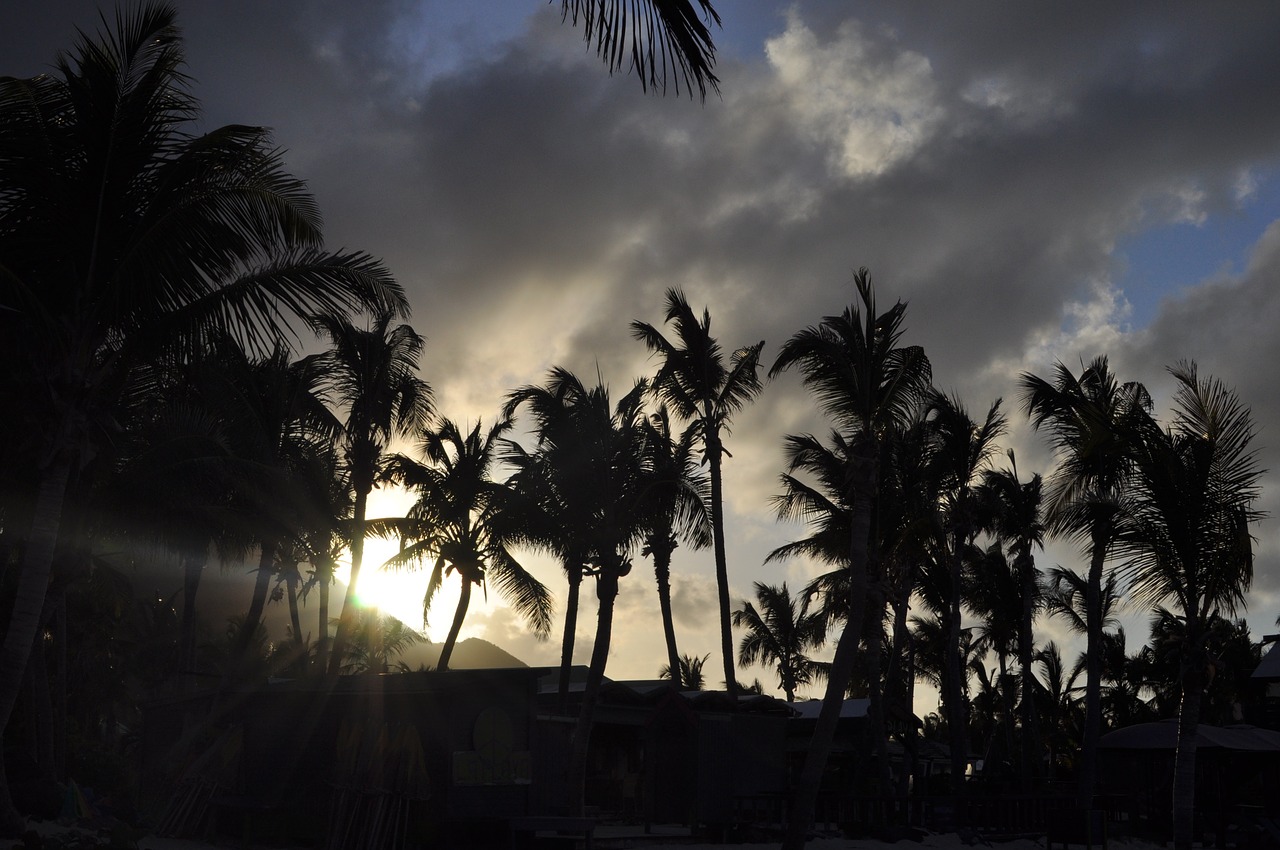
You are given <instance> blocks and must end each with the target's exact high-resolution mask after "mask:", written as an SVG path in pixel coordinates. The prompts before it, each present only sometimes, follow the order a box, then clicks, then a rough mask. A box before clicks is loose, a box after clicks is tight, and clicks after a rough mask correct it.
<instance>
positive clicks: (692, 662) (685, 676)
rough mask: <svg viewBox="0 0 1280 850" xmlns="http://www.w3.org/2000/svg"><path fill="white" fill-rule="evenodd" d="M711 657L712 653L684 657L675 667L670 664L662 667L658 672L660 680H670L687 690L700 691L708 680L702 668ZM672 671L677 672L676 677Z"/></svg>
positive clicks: (678, 660)
mask: <svg viewBox="0 0 1280 850" xmlns="http://www.w3.org/2000/svg"><path fill="white" fill-rule="evenodd" d="M710 657H711V653H709V652H708V653H707V654H706V655H703V656H697V655H688V654H685V655H682V656H680V658H679V659H677V661H676V666H675V667H672V666H671V665H670V664H664V665H662V667H661V668H660V669H659V670H658V678H659V679H670V680H672V681H673V682H675V683H676V685H677V686H679V687H681V688H683V689H685V690H689V691H700V690H702V687H703V685H705V684H706V678H705V677H704V676H703V674H702V667H703V665H704V664H706V663H707V659H708V658H710ZM672 670H674V671H675V675H672V673H671V671H672Z"/></svg>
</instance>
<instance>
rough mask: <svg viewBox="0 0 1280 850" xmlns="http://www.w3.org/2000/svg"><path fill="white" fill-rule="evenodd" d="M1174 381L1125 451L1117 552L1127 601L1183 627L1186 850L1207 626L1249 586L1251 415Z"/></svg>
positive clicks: (1198, 386) (1183, 376)
mask: <svg viewBox="0 0 1280 850" xmlns="http://www.w3.org/2000/svg"><path fill="white" fill-rule="evenodd" d="M1170 372H1171V373H1172V374H1173V377H1174V379H1175V380H1176V381H1177V389H1176V390H1175V393H1174V406H1175V409H1174V415H1173V419H1172V422H1171V423H1170V425H1169V426H1168V428H1167V429H1166V428H1162V427H1160V426H1159V425H1158V424H1157V423H1156V421H1155V419H1154V418H1152V417H1150V416H1144V417H1143V420H1142V424H1141V426H1140V432H1139V439H1137V440H1136V441H1134V444H1133V445H1132V448H1131V451H1132V457H1133V465H1132V468H1131V469H1132V480H1131V488H1132V489H1131V490H1130V492H1129V497H1130V498H1129V500H1128V502H1127V505H1126V507H1127V511H1126V513H1125V516H1124V520H1123V531H1122V534H1121V536H1120V543H1119V549H1120V552H1121V553H1122V554H1123V556H1124V558H1125V560H1124V563H1123V566H1122V569H1123V571H1124V572H1125V574H1126V575H1127V576H1128V577H1129V579H1130V593H1131V594H1132V596H1133V597H1134V598H1135V599H1137V600H1139V601H1141V602H1144V603H1147V604H1149V605H1152V606H1153V607H1154V606H1157V605H1164V604H1169V605H1171V606H1172V607H1171V610H1172V611H1173V612H1174V613H1175V614H1176V616H1177V617H1178V618H1180V619H1181V620H1182V622H1183V626H1184V633H1183V640H1184V646H1183V652H1182V665H1181V667H1182V669H1181V679H1182V702H1181V704H1180V706H1179V709H1178V748H1177V755H1176V760H1175V765H1174V774H1173V777H1174V778H1173V840H1174V846H1175V847H1177V848H1179V850H1182V848H1189V847H1191V840H1192V815H1193V811H1194V802H1195V764H1196V725H1197V724H1198V723H1199V721H1200V704H1201V698H1202V694H1203V692H1204V688H1205V685H1206V684H1207V674H1208V668H1209V656H1208V651H1207V648H1206V645H1205V644H1206V640H1207V638H1208V626H1209V623H1210V622H1211V620H1212V619H1213V617H1214V616H1215V615H1220V614H1226V615H1230V614H1232V613H1234V612H1235V610H1236V609H1237V608H1238V607H1239V606H1242V605H1243V604H1244V594H1245V593H1246V592H1247V591H1248V589H1249V585H1250V583H1251V581H1252V579H1253V544H1252V538H1251V536H1250V524H1251V523H1252V522H1253V521H1254V520H1256V519H1257V518H1258V517H1259V516H1260V513H1259V512H1258V511H1257V510H1256V509H1255V508H1254V507H1253V503H1254V501H1255V500H1256V499H1257V498H1258V495H1259V490H1258V479H1259V477H1260V476H1261V470H1260V469H1259V468H1258V465H1257V461H1256V458H1255V456H1254V449H1253V448H1252V447H1251V443H1252V441H1253V435H1254V428H1253V420H1252V416H1251V414H1250V412H1249V408H1248V407H1246V406H1245V405H1243V404H1242V403H1241V402H1240V400H1239V399H1238V397H1237V396H1236V394H1235V393H1234V392H1233V391H1232V390H1230V389H1228V388H1227V387H1226V386H1225V385H1223V384H1222V383H1221V382H1220V381H1217V380H1215V379H1213V378H1202V377H1201V376H1200V375H1199V373H1198V372H1197V370H1196V366H1195V364H1194V363H1181V364H1179V365H1178V366H1176V367H1174V368H1173V369H1171V370H1170Z"/></svg>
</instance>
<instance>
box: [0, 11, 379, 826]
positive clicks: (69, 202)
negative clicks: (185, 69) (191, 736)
mask: <svg viewBox="0 0 1280 850" xmlns="http://www.w3.org/2000/svg"><path fill="white" fill-rule="evenodd" d="M103 30H104V31H107V34H104V35H103V36H101V37H100V38H98V39H91V38H89V37H88V36H84V35H82V36H81V37H80V39H79V41H78V42H77V43H76V45H75V46H74V47H73V49H72V51H71V52H70V53H68V54H65V55H63V56H62V57H61V58H59V60H58V61H57V63H56V66H55V70H54V71H53V72H52V73H50V74H45V75H41V76H39V77H35V78H32V79H13V78H4V79H3V80H0V305H2V306H3V309H0V340H2V342H0V346H2V347H3V351H2V352H0V353H2V354H3V355H4V360H5V363H6V366H7V369H8V370H9V372H8V375H9V377H8V381H9V382H12V383H11V384H10V386H11V388H12V389H13V395H14V396H17V397H22V398H25V399H26V403H25V404H24V409H25V410H27V411H29V412H30V415H31V416H32V418H33V419H35V420H38V422H39V423H40V427H39V428H38V429H37V430H36V431H35V432H34V433H37V434H39V435H40V439H41V444H40V445H39V446H38V447H37V446H33V449H35V456H36V457H38V458H39V461H38V464H39V473H38V478H39V480H38V483H36V484H35V488H34V491H33V494H32V496H31V499H32V504H33V507H32V510H31V514H30V516H31V522H30V524H29V529H28V532H27V535H26V543H25V546H24V547H23V556H22V557H23V568H22V571H21V580H20V584H19V588H18V592H17V597H16V600H15V604H14V607H13V609H12V615H11V616H10V618H9V626H8V630H7V632H6V635H5V639H4V644H3V649H0V730H2V729H3V727H4V726H5V725H7V723H8V718H9V716H10V714H11V711H12V707H13V702H14V699H15V698H16V694H17V690H18V688H19V687H20V685H21V681H22V674H23V670H24V668H25V665H26V658H27V656H28V653H29V651H30V648H31V646H32V640H33V638H34V635H35V632H36V627H37V623H38V620H39V617H40V611H41V608H42V606H43V601H44V595H45V590H46V586H47V581H48V576H49V570H50V564H51V563H52V559H53V553H54V549H55V547H56V545H57V541H58V538H59V526H60V522H61V518H62V508H63V503H64V498H65V496H66V494H67V491H68V488H69V487H70V486H71V485H72V484H73V483H74V481H75V480H76V477H77V473H78V470H79V469H80V467H81V466H82V464H83V463H84V462H85V460H86V458H88V457H90V456H91V455H92V453H93V452H94V450H95V448H96V447H97V446H100V445H102V444H103V440H104V439H105V438H106V437H107V435H108V434H109V433H110V432H111V430H112V428H113V425H112V422H113V420H114V415H113V407H114V406H115V404H116V403H117V402H118V401H119V400H120V399H121V398H123V397H124V396H125V395H126V393H127V388H128V386H129V383H130V376H131V374H132V372H133V369H134V367H135V365H136V364H137V363H139V362H141V361H143V360H145V359H148V358H153V357H157V356H160V355H165V356H170V357H180V356H181V355H182V353H183V352H184V351H187V350H190V349H192V348H198V347H199V346H200V344H201V342H202V340H203V339H204V338H205V337H206V336H207V335H208V334H209V333H210V332H212V331H215V330H222V331H229V332H231V333H233V334H234V335H236V336H238V337H240V338H242V339H244V340H246V341H249V342H252V343H254V344H256V345H259V346H263V345H267V344H269V342H270V340H272V339H273V338H278V337H280V336H281V334H283V333H284V329H283V323H284V321H286V319H287V317H289V316H298V315H301V314H307V313H312V312H316V311H319V310H328V311H331V312H335V313H340V312H344V311H349V310H354V309H365V308H366V307H367V308H371V309H372V308H380V309H398V310H402V309H404V305H405V302H404V297H403V293H402V292H401V291H400V289H399V288H398V287H397V286H396V285H395V284H394V282H393V281H392V280H391V278H390V276H389V275H388V274H387V272H386V271H385V269H383V268H382V266H381V265H380V264H378V263H377V262H375V261H374V260H372V259H371V258H369V257H367V256H365V255H363V254H356V253H345V254H332V253H326V252H324V251H323V250H322V249H321V244H322V240H321V230H320V219H319V214H318V212H317V209H316V206H315V203H314V201H313V200H312V198H311V197H310V196H309V195H308V194H307V193H306V191H305V188H304V186H303V184H302V183H301V182H300V181H298V180H297V179H295V178H293V177H292V176H290V175H289V174H287V173H286V172H285V171H284V170H283V168H282V166H281V161H280V154H279V151H278V150H277V149H275V148H273V147H272V146H271V144H270V141H269V138H268V135H267V133H266V131H265V130H263V129H261V128H255V127H246V126H238V125H233V126H227V127H222V128H219V129H216V130H213V131H211V132H209V133H206V134H204V135H200V136H196V135H192V134H191V132H190V127H191V126H192V120H193V119H194V118H195V116H196V114H197V112H198V103H197V101H196V100H195V98H194V97H193V96H192V95H191V93H190V92H189V90H188V88H187V78H186V77H185V76H184V75H183V73H182V71H181V68H182V64H183V51H182V43H181V38H180V36H179V34H178V31H177V28H176V27H175V26H174V11H173V9H172V8H171V7H169V6H167V5H159V4H153V3H147V4H145V5H143V6H141V7H140V8H138V9H137V10H136V11H133V12H129V13H120V14H119V15H117V17H116V20H115V25H114V27H112V26H110V25H108V24H107V23H106V21H104V22H103ZM17 823H18V819H17V818H16V816H15V814H14V812H13V809H12V806H11V804H10V802H9V795H8V788H7V783H6V782H4V781H3V778H2V777H0V827H3V828H5V829H7V830H9V831H12V830H13V829H15V828H16V827H17Z"/></svg>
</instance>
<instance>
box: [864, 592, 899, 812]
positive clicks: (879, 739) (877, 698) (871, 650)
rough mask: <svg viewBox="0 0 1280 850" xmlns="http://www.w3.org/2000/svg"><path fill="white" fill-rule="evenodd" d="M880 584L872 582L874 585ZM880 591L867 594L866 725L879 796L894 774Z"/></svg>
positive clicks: (884, 793) (887, 789) (888, 788)
mask: <svg viewBox="0 0 1280 850" xmlns="http://www.w3.org/2000/svg"><path fill="white" fill-rule="evenodd" d="M876 584H879V582H874V583H873V587H874V585H876ZM884 597H885V595H884V591H883V590H882V589H878V588H877V589H872V590H871V591H870V592H869V593H868V594H867V615H866V619H865V624H866V638H865V640H866V647H867V695H868V696H869V697H870V703H869V705H868V708H867V725H868V726H869V727H870V734H871V752H872V754H873V755H874V756H875V759H876V764H875V780H876V791H875V793H876V794H877V795H878V796H888V795H889V794H891V793H892V791H893V772H892V770H890V768H889V729H888V725H887V723H886V720H885V689H884V677H883V676H882V675H881V673H882V668H883V666H884V649H885V646H884V644H885V640H884V605H885V598H884Z"/></svg>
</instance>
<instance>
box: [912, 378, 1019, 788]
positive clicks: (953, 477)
mask: <svg viewBox="0 0 1280 850" xmlns="http://www.w3.org/2000/svg"><path fill="white" fill-rule="evenodd" d="M926 421H927V422H928V423H929V429H928V430H929V432H930V435H931V439H932V441H933V442H934V444H935V448H934V450H933V451H932V452H931V455H930V457H931V463H932V465H933V466H934V468H935V477H936V479H937V480H938V481H939V482H940V483H941V487H940V495H941V506H940V507H941V512H942V517H943V519H942V525H943V535H944V543H943V548H942V551H943V553H944V554H943V557H944V558H945V561H946V564H947V568H948V571H949V573H950V581H949V582H948V583H947V588H948V591H949V593H948V598H947V600H946V605H947V611H946V616H945V622H946V623H947V625H948V627H949V629H950V634H949V635H948V638H947V644H946V655H945V656H944V657H945V661H946V666H945V673H946V675H945V676H944V677H943V680H942V690H943V694H942V696H943V704H944V705H945V706H946V707H947V721H948V728H949V729H950V730H951V777H952V783H953V785H954V787H955V790H956V792H957V793H958V792H959V791H960V787H961V784H962V783H963V781H964V775H965V761H966V759H967V757H968V749H969V742H968V740H967V734H966V731H967V727H968V722H967V720H966V718H965V717H964V710H965V700H964V695H963V693H962V690H963V689H962V687H961V679H962V677H963V675H964V672H963V669H964V662H963V660H962V659H961V647H960V640H961V638H960V631H961V603H962V601H963V599H964V597H965V582H964V561H965V557H966V554H967V553H968V552H969V550H970V549H971V548H972V547H973V544H974V539H975V538H976V537H977V535H978V534H979V533H980V532H981V530H982V527H981V521H982V502H981V499H980V498H979V483H980V481H981V478H982V475H983V473H984V472H985V471H986V470H987V469H988V464H989V463H990V460H991V458H992V457H993V456H994V454H995V452H996V443H995V441H996V440H997V439H998V438H999V437H1000V436H1001V435H1002V434H1003V433H1004V431H1005V424H1006V423H1005V418H1004V416H1003V414H1001V413H1000V401H999V400H997V401H996V402H995V403H994V404H992V405H991V407H990V408H989V409H988V410H987V415H986V416H985V417H984V418H983V420H982V421H981V422H978V421H975V420H973V419H971V418H970V417H969V414H968V413H967V412H966V411H965V409H964V405H963V404H961V403H960V401H959V400H958V399H956V398H953V397H948V396H946V395H943V394H942V393H939V392H936V391H935V392H934V394H933V397H932V399H931V401H930V402H929V413H928V416H927V418H926Z"/></svg>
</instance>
